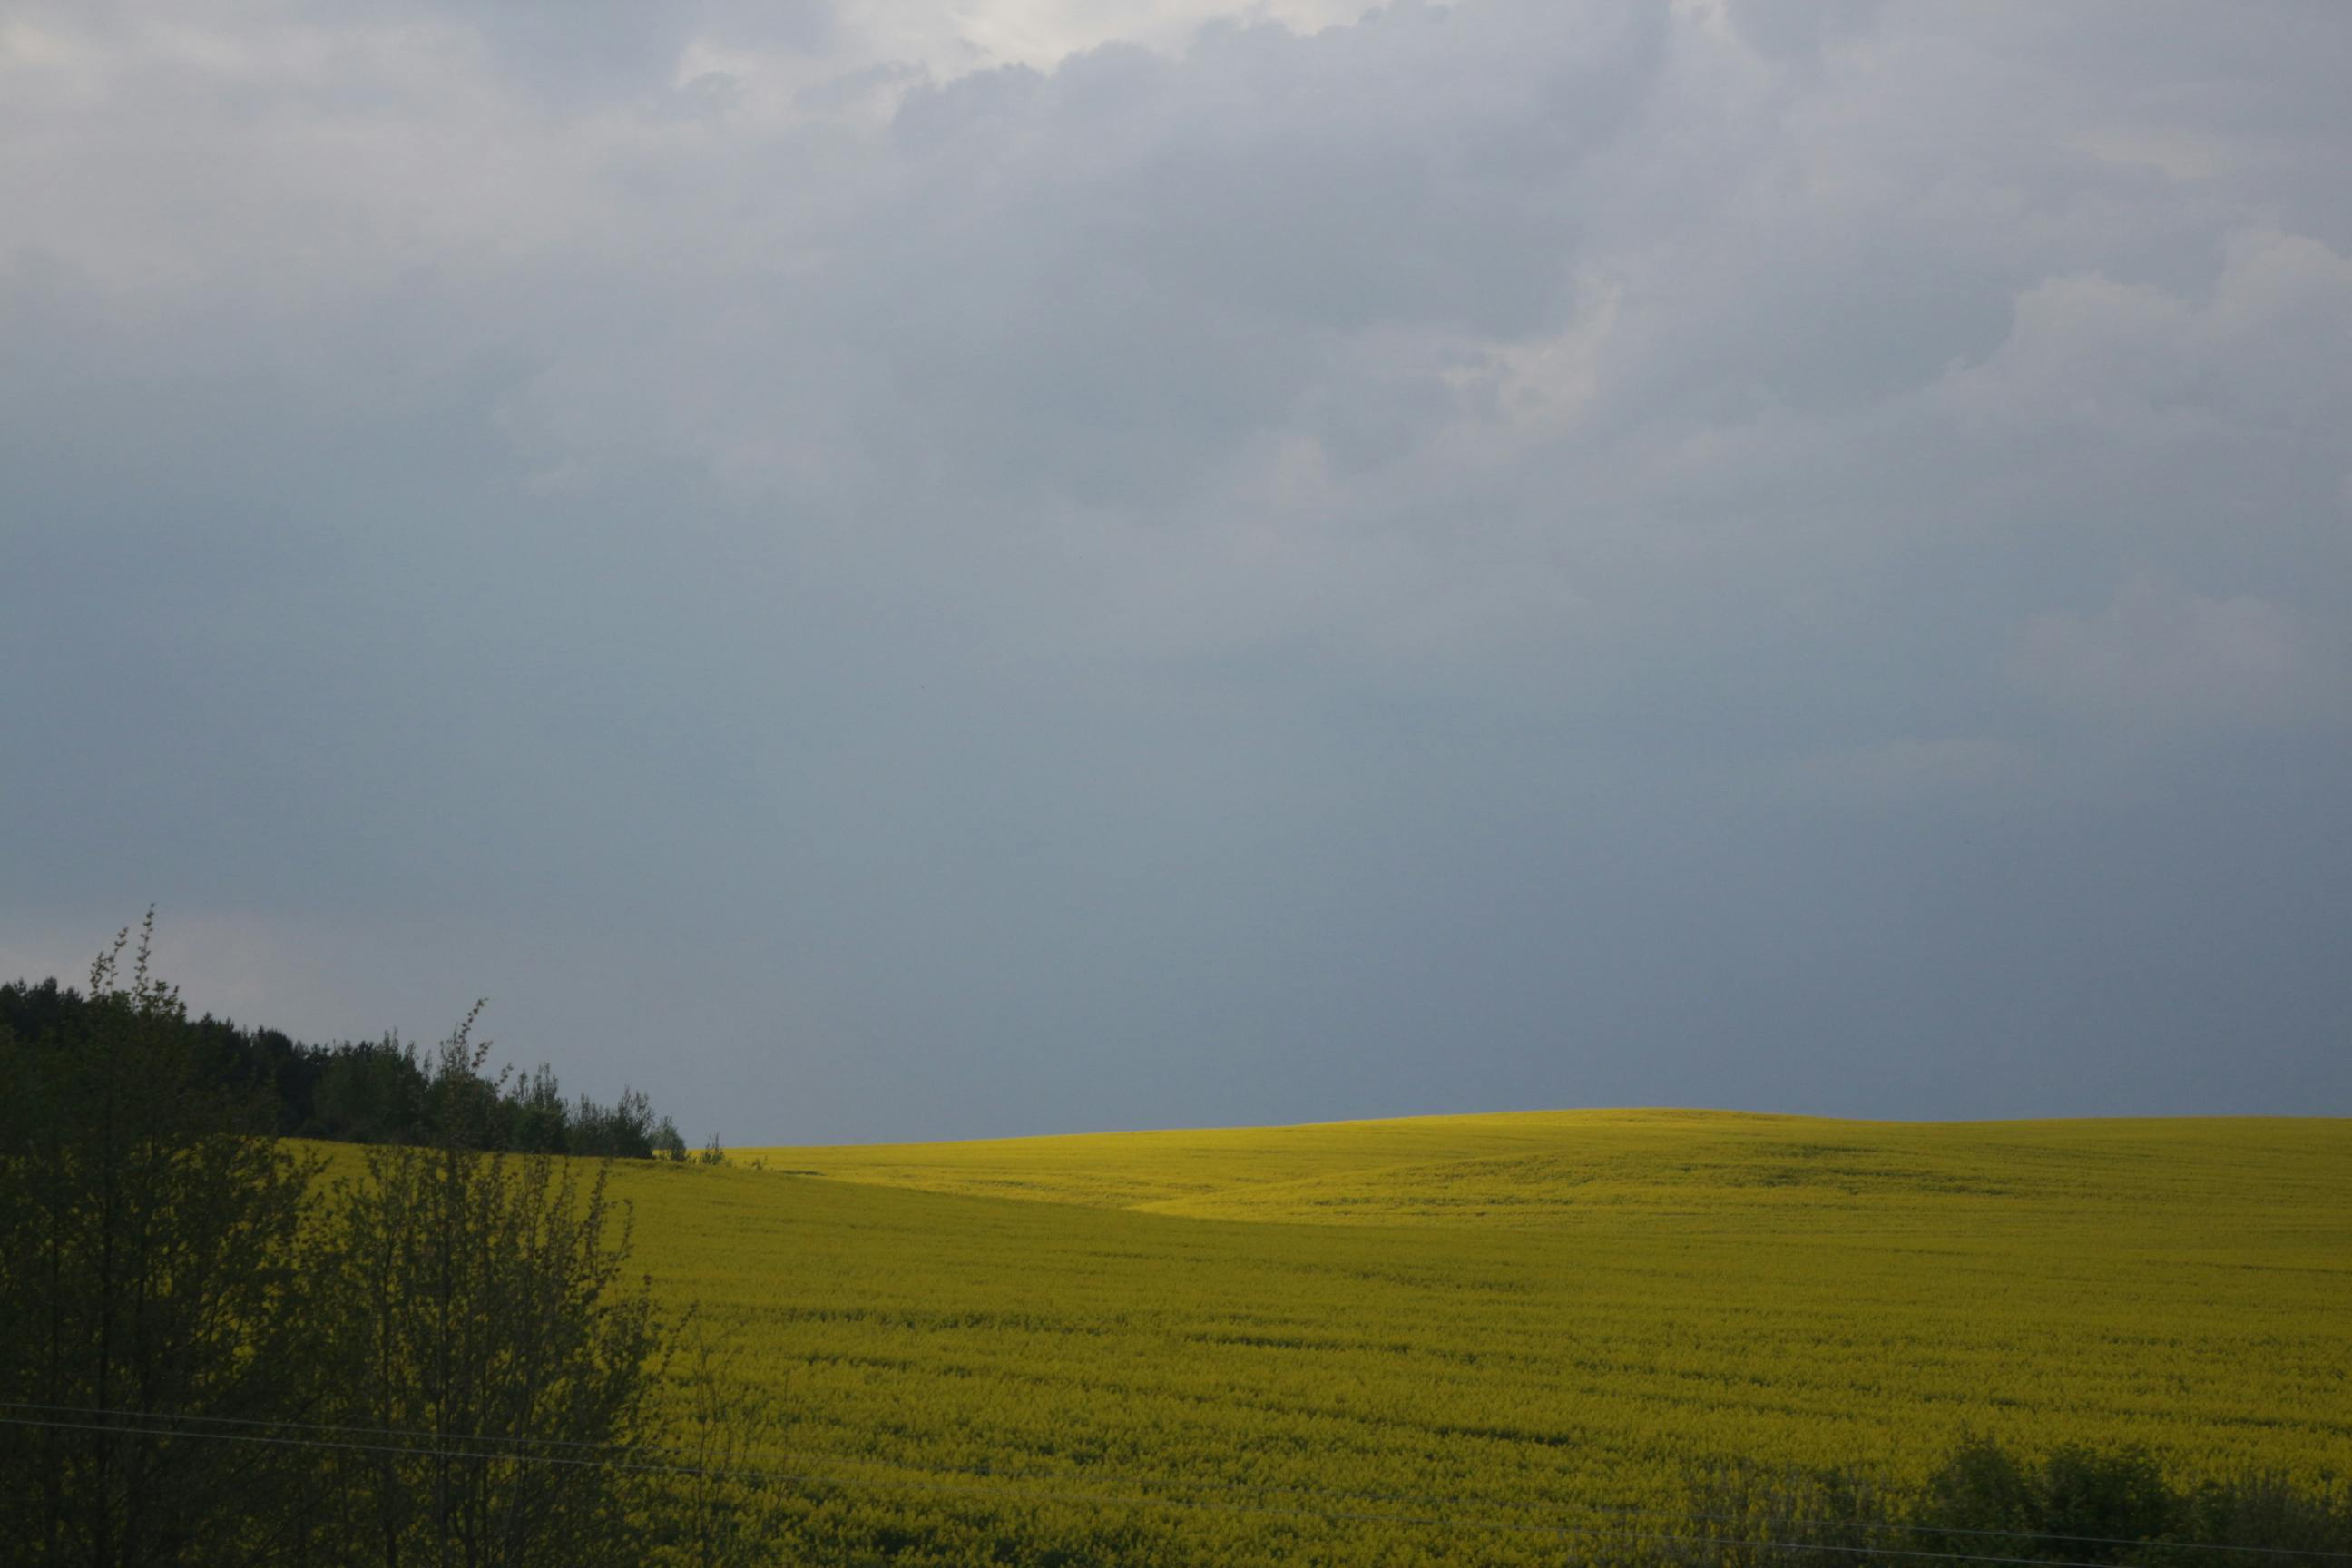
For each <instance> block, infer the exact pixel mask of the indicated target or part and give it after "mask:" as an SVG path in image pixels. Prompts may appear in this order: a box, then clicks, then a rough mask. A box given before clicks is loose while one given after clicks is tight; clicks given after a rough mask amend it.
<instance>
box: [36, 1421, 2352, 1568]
mask: <svg viewBox="0 0 2352 1568" xmlns="http://www.w3.org/2000/svg"><path fill="white" fill-rule="evenodd" d="M164 1418H165V1419H169V1417H164ZM0 1426H26V1427H37V1428H44V1429H51V1430H59V1431H79V1432H95V1433H101V1434H107V1435H112V1436H138V1437H157V1438H174V1437H183V1438H184V1437H198V1438H211V1439H215V1440H217V1441H223V1442H242V1443H259V1444H268V1445H271V1446H274V1447H296V1448H312V1449H327V1450H339V1451H345V1452H354V1453H373V1454H389V1455H393V1456H394V1457H397V1458H446V1459H460V1460H462V1459H471V1460H475V1461H478V1462H483V1463H495V1462H500V1461H504V1462H509V1463H513V1464H518V1465H526V1464H537V1465H556V1466H562V1467H566V1468H608V1469H613V1470H617V1471H621V1472H623V1473H635V1474H648V1475H673V1476H700V1477H705V1478H708V1479H717V1480H736V1481H746V1480H761V1481H769V1482H776V1481H784V1482H791V1483H794V1484H798V1485H804V1486H817V1487H832V1488H840V1489H855V1488H858V1487H867V1488H874V1489H897V1490H913V1491H928V1492H939V1493H961V1494H968V1495H979V1496H984V1497H989V1498H992V1499H995V1500H1010V1501H1024V1502H1059V1503H1080V1504H1091V1505H1094V1506H1098V1507H1125V1508H1175V1509H1193V1510H1204V1511H1214V1512H1223V1513H1233V1514H1242V1515H1254V1516H1258V1517H1266V1518H1288V1519H1318V1520H1323V1521H1329V1522H1337V1523H1357V1524H1402V1525H1413V1526H1423V1527H1430V1528H1436V1529H1460V1528H1469V1529H1476V1530H1486V1531H1497V1532H1506V1533H1523V1534H1548V1535H1553V1536H1558V1537H1560V1538H1562V1539H1570V1538H1581V1539H1597V1540H1608V1541H1622V1542H1643V1543H1649V1544H1661V1545H1680V1546H1713V1547H1737V1548H1745V1549H1748V1550H1756V1551H1774V1552H1831V1553H1833V1554H1837V1555H1841V1556H1851V1557H1881V1558H1902V1559H1905V1560H1907V1561H1929V1562H1944V1563H1992V1564H1997V1565H2002V1568H2105V1565H2103V1564H2098V1563H2083V1562H2077V1561H2073V1560H2068V1559H2062V1558H2048V1557H2013V1556H2004V1555H1996V1554H1993V1553H1987V1552H1934V1551H1927V1550H1922V1549H1916V1548H1903V1547H1891V1546H1845V1545H1838V1544H1833V1543H1828V1542H1805V1541H1769V1540H1748V1539H1741V1538H1732V1537H1724V1538H1717V1537H1709V1536H1700V1535H1684V1534H1675V1533H1670V1532H1666V1531H1627V1530H1609V1529H1604V1528H1601V1527H1597V1526H1576V1525H1561V1524H1529V1523H1512V1522H1509V1521H1501V1520H1485V1519H1471V1520H1460V1519H1446V1518H1436V1517H1417V1516H1413V1515H1409V1514H1393V1513H1360V1512H1343V1511H1337V1510H1321V1509H1271V1508H1253V1507H1249V1506H1247V1505H1244V1504H1234V1503H1216V1502H1205V1501H1202V1500H1195V1499H1182V1498H1164V1497H1148V1496H1129V1497H1119V1496H1114V1495H1108V1494H1104V1493H1100V1492H1067V1491H1045V1492H1041V1491H1016V1490H1010V1489H1005V1488H1003V1487H995V1486H971V1485H958V1484H954V1483H949V1482H938V1481H922V1480H909V1479H892V1478H887V1477H850V1476H832V1475H823V1474H817V1473H814V1472H804V1471H789V1470H770V1469H761V1468H713V1467H709V1466H699V1465H678V1464H664V1463H649V1462H646V1461H641V1460H640V1461H631V1460H624V1459H619V1458H587V1457H574V1456H570V1455H561V1454H531V1453H521V1452H516V1453H499V1452H495V1451H491V1452H484V1451H480V1450H468V1449H450V1448H435V1447H418V1446H416V1445H413V1444H407V1445H400V1444H382V1443H357V1442H350V1441H344V1440H339V1439H326V1438H319V1437H277V1436H268V1435H266V1434H262V1433H256V1432H205V1431H196V1430H191V1429H187V1428H181V1429H178V1430H173V1429H170V1428H163V1429H157V1428H154V1427H142V1426H128V1425H124V1424H121V1423H119V1422H105V1423H93V1422H73V1421H60V1420H57V1419H54V1418H46V1417H32V1416H13V1415H0ZM346 1430H353V1429H350V1428H347V1429H346ZM356 1430H365V1429H364V1428H359V1429H356ZM2116 1544H2120V1545H2159V1544H2175V1543H2169V1542H2120V1541H2119V1542H2116ZM2179 1544H2184V1545H2185V1544H2187V1543H2179ZM2221 1550H2233V1549H2232V1548H2226V1547H2224V1548H2221ZM2246 1550H2252V1551H2260V1552H2277V1553H2279V1554H2281V1555H2286V1556H2304V1557H2323V1558H2341V1557H2345V1556H2347V1555H2352V1554H2347V1553H2342V1552H2292V1551H2287V1550H2285V1549H2281V1548H2248V1549H2246Z"/></svg>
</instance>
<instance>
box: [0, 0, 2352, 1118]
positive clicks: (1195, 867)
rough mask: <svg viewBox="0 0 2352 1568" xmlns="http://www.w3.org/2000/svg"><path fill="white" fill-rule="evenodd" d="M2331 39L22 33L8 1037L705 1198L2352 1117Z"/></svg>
mask: <svg viewBox="0 0 2352 1568" xmlns="http://www.w3.org/2000/svg"><path fill="white" fill-rule="evenodd" d="M2347 81H2352V6H2347V5H2345V4H2344V3H2343V0H2234V3H2231V4H2218V3H2216V0H2177V3H2156V0H2065V3H2063V4H2052V3H2051V0H1969V3H1967V4H1958V5H1955V4H1946V3H1941V0H1937V3H1932V4H1895V3H1888V4H1874V3H1871V0H1836V3H1825V0H1675V3H1674V4H1672V5H1666V4H1662V3H1659V0H1623V3H1617V0H1465V3H1464V4H1462V5H1457V6H1454V7H1453V8H1450V9H1448V8H1440V7H1437V6H1433V5H1420V4H1411V3H1407V4H1399V5H1391V6H1389V7H1387V8H1386V9H1383V10H1380V11H1374V12H1370V13H1366V12H1365V11H1364V10H1363V8H1362V7H1361V6H1360V5H1355V4H1349V3H1347V0H1280V3H1276V4H1260V5H1253V6H1250V7H1248V8H1246V9H1240V10H1234V9H1231V8H1229V7H1228V6H1226V5H1223V4H1222V0H690V3H671V4H664V5H638V4H633V3H631V0H588V3H582V0H497V3H492V0H478V3H474V4H467V3H465V0H348V3H344V4H335V5H327V4H320V5H297V4H281V3H275V0H0V803H5V835H0V976H14V975H17V974H26V973H31V974H41V973H51V972H60V973H68V974H71V973H77V972H79V970H81V969H82V968H84V967H86V965H87V963H88V960H89V956H90V954H91V953H92V952H95V951H96V949H97V948H98V947H99V946H100V943H101V942H102V941H103V940H104V939H105V938H106V937H107V936H108V935H109V933H110V932H111V931H112V930H113V929H114V928H115V927H116V926H119V925H121V924H122V923H124V922H125V921H136V920H137V919H138V917H139V916H140V914H141V913H142V911H143V910H144V909H145V908H146V907H147V905H148V904H149V903H150V902H153V903H155V904H156V905H158V906H159V907H160V913H159V920H160V922H161V928H162V931H163V960H164V962H163V968H164V972H165V973H166V974H167V975H168V976H170V977H172V978H174V979H177V980H179V981H180V982H181V984H182V985H183V988H184V992H185V994H186V995H187V997H188V999H189V1001H190V1003H191V1004H192V1005H194V1007H196V1008H197V1009H198V1010H203V1009H206V1008H209V1009H211V1010H214V1011H215V1012H226V1013H228V1014H231V1015H233V1016H235V1017H236V1018H237V1019H238V1020H239V1021H241V1022H247V1023H268V1024H272V1025H276V1026H280V1027H284V1028H288V1029H290V1030H293V1031H295V1032H297V1033H299V1034H301V1035H304V1036H307V1037H344V1036H368V1035H374V1034H378V1033H381V1032H383V1031H384V1030H387V1029H397V1030H400V1031H402V1032H403V1033H404V1034H405V1035H409V1036H412V1037H422V1038H425V1039H431V1038H434V1037H438V1036H439V1035H440V1034H441V1033H443V1032H444V1031H445V1030H446V1028H447V1027H448V1026H450V1025H451V1024H452V1023H454V1022H455V1021H456V1020H457V1018H458V1017H459V1016H461V1015H462V1014H463V1012H464V1011H465V1009H466V1007H467V1005H468V1004H469V1003H470V1002H471V1001H472V1000H473V999H474V998H475V997H476V996H477V995H480V994H488V996H489V997H490V999H491V1008H490V1011H489V1013H488V1024H489V1033H490V1034H491V1035H492V1036H493V1037H495V1038H497V1039H498V1040H499V1043H500V1046H501V1047H502V1049H503V1051H504V1053H505V1054H506V1055H507V1056H508V1057H509V1058H512V1059H516V1060H519V1061H521V1062H524V1063H530V1062H536V1061H538V1060H540V1059H542V1058H544V1059H547V1060H550V1061H551V1062H552V1063H553V1064H554V1065H555V1067H556V1068H557V1069H558V1070H559V1072H561V1073H562V1076H563V1078H564V1079H565V1081H566V1083H567V1085H568V1086H571V1087H575V1088H582V1089H593V1090H596V1091H597V1092H599V1093H600V1094H610V1093H611V1092H613V1091H614V1090H616V1089H618V1088H619V1087H620V1086H621V1085H622V1084H623V1083H624V1082H629V1083H635V1084H638V1085H641V1086H648V1087H650V1088H651V1089H653V1090H654V1093H655V1097H656V1100H657V1101H658V1102H659V1103H660V1104H661V1105H662V1106H663V1107H664V1108H666V1109H668V1110H674V1111H675V1112H676V1113H677V1116H678V1119H679V1121H681V1122H682V1123H684V1124H685V1125H686V1127H687V1129H688V1131H689V1132H690V1133H691V1134H693V1135H694V1136H696V1137H699V1136H700V1134H701V1133H702V1132H704V1131H709V1130H713V1129H715V1130H716V1131H719V1133H721V1134H722V1135H723V1136H725V1137H726V1138H727V1139H729V1140H730V1142H786V1141H809V1142H815V1141H834V1140H865V1139H877V1138H921V1137H934V1136H951V1135H981V1134H994V1133H1012V1132H1024V1131H1066V1130H1084V1129H1094V1128H1111V1127H1132V1126H1144V1125H1171V1124H1187V1123H1203V1122H1212V1123H1232V1122H1263V1121H1300V1120H1321V1119H1331V1118H1340V1117H1354V1116H1369V1115H1386V1114H1402V1113H1410V1112H1419V1111H1448V1110H1499V1109H1511V1108H1530V1107H1549V1106H1571V1105H1612V1104H1633V1103H1672V1104H1702V1105H1722V1106H1738V1107H1746V1108H1755V1109H1770V1110H1801V1111H1818V1112H1828V1113H1837V1114H1855V1115H1869V1116H1903V1117H1915V1116H1916V1117H1960V1116H1983V1115H2012V1114H2013V1115H2043V1114H2073V1113H2103V1112H2204V1111H2224V1110H2229V1111H2239V1110H2261V1111H2285V1112H2312V1111H2322V1112H2329V1113H2334V1114H2345V1113H2352V179H2347V176H2346V173H2345V171H2346V169H2347V167H2352V117H2347V115H2346V113H2345V110H2344V92H2345V84H2346V83H2347Z"/></svg>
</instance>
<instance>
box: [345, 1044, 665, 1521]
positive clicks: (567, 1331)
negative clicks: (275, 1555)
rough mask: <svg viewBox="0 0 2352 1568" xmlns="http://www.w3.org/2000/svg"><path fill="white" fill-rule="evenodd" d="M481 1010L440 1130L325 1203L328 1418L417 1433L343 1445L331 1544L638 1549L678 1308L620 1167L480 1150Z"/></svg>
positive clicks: (460, 1047)
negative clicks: (641, 1234)
mask: <svg viewBox="0 0 2352 1568" xmlns="http://www.w3.org/2000/svg"><path fill="white" fill-rule="evenodd" d="M477 1012H478V1009H477ZM473 1024H474V1018H473V1016H468V1017H467V1020H466V1022H465V1024H463V1025H462V1026H459V1028H458V1029H457V1032H456V1033H455V1034H454V1035H452V1036H451V1037H450V1038H449V1040H448V1041H447V1042H446V1044H445V1045H444V1046H443V1047H441V1050H440V1053H439V1056H438V1058H437V1059H436V1063H435V1068H434V1074H433V1081H432V1085H431V1095H430V1099H431V1101H432V1103H433V1105H434V1107H435V1113H436V1126H435V1139H434V1142H432V1143H431V1144H430V1145H426V1146H413V1145H391V1146H379V1147H374V1148H372V1149H370V1150H369V1151H368V1153H367V1156H366V1167H365V1171H364V1173H362V1175H361V1176H360V1177H358V1178H357V1179H356V1180H354V1181H352V1182H349V1183H347V1184H343V1185H342V1186H341V1187H340V1188H338V1189H337V1190H336V1191H335V1192H334V1194H332V1195H331V1198H330V1200H329V1202H328V1208H327V1214H326V1219H325V1237H326V1242H325V1247H324V1250H323V1255H322V1257H321V1259H320V1280H319V1283H320V1298H321V1300H323V1301H324V1302H325V1303H326V1304H327V1306H328V1310H329V1316H328V1318H327V1319H326V1321H324V1323H323V1328H324V1331H325V1336H326V1339H327V1344H326V1345H325V1347H324V1350H323V1356H324V1361H325V1364H327V1365H328V1366H329V1367H331V1370H332V1377H331V1390H332V1395H331V1400H330V1401H329V1404H328V1406H327V1408H328V1409H329V1410H330V1411H331V1415H330V1419H331V1420H332V1421H334V1422H336V1423H338V1424H341V1425H342V1426H349V1427H352V1428H355V1429H362V1430H367V1431H372V1432H382V1433H398V1434H402V1435H403V1436H401V1437H400V1438H398V1439H397V1440H393V1441H386V1442H383V1443H380V1444H378V1445H377V1446H376V1447H374V1448H373V1450H370V1451H345V1452H340V1453H335V1454H332V1455H331V1456H329V1458H328V1463H329V1464H331V1467H332V1468H333V1471H334V1478H335V1479H334V1483H333V1486H332V1488H331V1489H332V1492H333V1494H334V1496H335V1498H336V1504H335V1508H334V1515H333V1519H332V1521H331V1527H330V1528H331V1533H332V1537H333V1540H334V1542H335V1552H334V1555H335V1559H336V1560H337V1561H339V1562H345V1563H376V1564H382V1565H383V1568H399V1565H401V1564H404V1563H435V1564H437V1565H441V1568H453V1565H454V1568H491V1565H522V1564H538V1563H546V1564H551V1565H553V1564H581V1565H593V1564H597V1563H634V1562H637V1561H640V1560H641V1559H642V1555H643V1552H644V1550H645V1547H644V1537H643V1529H644V1523H645V1521H644V1509H645V1505H646V1500H647V1498H648V1495H649V1494H648V1492H647V1489H646V1470H645V1469H644V1468H643V1467H644V1466H645V1463H646V1460H647V1459H648V1458H649V1456H650V1453H651V1449H652V1446H653V1444H654V1443H655V1441H656V1435H657V1434H656V1419H657V1413H656V1403H655V1393H656V1364H655V1363H656V1355H657V1352H659V1350H660V1347H661V1343H662V1338H663V1330H662V1326H661V1324H660V1322H659V1321H658V1320H657V1319H656V1314H655V1312H654V1310H653V1306H652V1303H651V1300H650V1299H649V1297H648V1295H647V1293H646V1289H645V1287H644V1285H643V1283H642V1281H637V1282H632V1281H631V1280H629V1279H627V1277H626V1274H625V1267H626V1260H627V1255H628V1225H627V1222H626V1219H625V1216H624V1215H622V1214H620V1213H619V1212H618V1211H617V1210H616V1209H615V1208H614V1205H613V1204H612V1202H611V1201H610V1200H609V1199H608V1197H607V1196H606V1193H605V1185H604V1173H603V1172H602V1171H598V1172H597V1173H594V1174H593V1175H592V1176H590V1177H589V1178H588V1179H586V1180H585V1181H583V1180H581V1179H580V1177H579V1176H578V1175H577V1174H576V1173H575V1167H573V1166H572V1165H571V1164H569V1163H564V1162H562V1161H558V1160H556V1159H554V1158H552V1157H551V1156H550V1155H548V1154H545V1153H535V1154H506V1153H499V1152H493V1151H490V1150H487V1149H486V1148H485V1147H484V1143H485V1142H486V1139H487V1137H488V1133H489V1132H490V1131H491V1122H492V1120H493V1119H494V1118H495V1117H496V1116H497V1115H498V1114H499V1110H500V1100H499V1095H498V1092H497V1089H498V1085H497V1083H496V1082H495V1080H493V1079H489V1078H488V1077H486V1076H485V1074H484V1073H483V1070H482V1067H483V1061H484V1056H485V1052H486V1050H487V1047H477V1046H476V1045H475V1044H474V1043H473V1040H472V1030H473Z"/></svg>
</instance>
